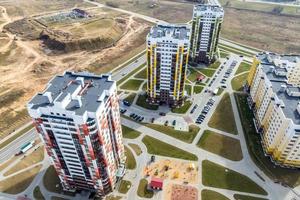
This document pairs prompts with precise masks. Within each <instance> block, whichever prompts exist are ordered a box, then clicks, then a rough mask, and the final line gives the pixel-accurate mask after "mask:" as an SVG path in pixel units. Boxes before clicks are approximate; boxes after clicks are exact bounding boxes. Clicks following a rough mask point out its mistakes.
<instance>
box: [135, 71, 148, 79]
mask: <svg viewBox="0 0 300 200" xmlns="http://www.w3.org/2000/svg"><path fill="white" fill-rule="evenodd" d="M134 78H142V79H147V68H145V69H143V70H142V71H140V72H139V73H137V74H136V75H134Z"/></svg>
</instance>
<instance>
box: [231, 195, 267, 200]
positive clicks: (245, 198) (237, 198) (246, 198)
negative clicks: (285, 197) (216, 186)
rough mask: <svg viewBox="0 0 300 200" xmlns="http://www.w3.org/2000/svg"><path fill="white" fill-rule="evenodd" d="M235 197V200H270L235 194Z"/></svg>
mask: <svg viewBox="0 0 300 200" xmlns="http://www.w3.org/2000/svg"><path fill="white" fill-rule="evenodd" d="M233 197H234V199H235V200H268V199H265V198H258V197H252V196H246V195H241V194H234V195H233Z"/></svg>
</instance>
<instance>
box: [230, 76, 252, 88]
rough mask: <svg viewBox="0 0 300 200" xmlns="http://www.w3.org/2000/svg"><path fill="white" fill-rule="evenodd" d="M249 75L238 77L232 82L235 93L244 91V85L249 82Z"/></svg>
mask: <svg viewBox="0 0 300 200" xmlns="http://www.w3.org/2000/svg"><path fill="white" fill-rule="evenodd" d="M247 77H248V73H245V74H241V75H238V76H236V77H234V78H233V79H232V80H231V87H232V89H233V90H235V91H243V85H244V83H245V81H246V80H247Z"/></svg>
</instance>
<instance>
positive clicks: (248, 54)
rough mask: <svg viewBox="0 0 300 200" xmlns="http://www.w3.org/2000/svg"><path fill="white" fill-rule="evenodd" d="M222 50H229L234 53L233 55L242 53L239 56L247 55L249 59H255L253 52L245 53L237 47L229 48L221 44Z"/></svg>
mask: <svg viewBox="0 0 300 200" xmlns="http://www.w3.org/2000/svg"><path fill="white" fill-rule="evenodd" d="M220 48H225V50H227V51H229V52H233V53H237V52H240V53H239V54H241V53H242V55H245V56H248V57H253V56H254V54H253V53H252V52H249V51H245V50H243V49H240V48H235V47H232V46H228V45H225V44H221V45H220ZM237 54H238V53H237Z"/></svg>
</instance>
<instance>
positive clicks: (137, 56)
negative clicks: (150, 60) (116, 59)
mask: <svg viewBox="0 0 300 200" xmlns="http://www.w3.org/2000/svg"><path fill="white" fill-rule="evenodd" d="M145 54H146V51H145V50H144V51H142V52H140V53H138V54H136V55H135V56H133V57H132V58H130V59H127V61H126V62H124V63H122V64H121V65H120V66H118V67H117V68H114V72H117V71H119V70H120V69H122V68H124V67H126V66H127V65H129V64H130V63H132V62H134V61H135V60H137V59H139V58H140V57H142V56H144V55H145Z"/></svg>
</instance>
